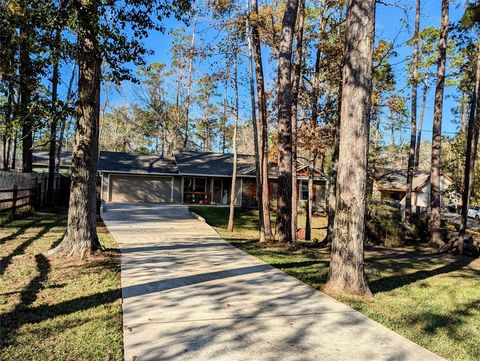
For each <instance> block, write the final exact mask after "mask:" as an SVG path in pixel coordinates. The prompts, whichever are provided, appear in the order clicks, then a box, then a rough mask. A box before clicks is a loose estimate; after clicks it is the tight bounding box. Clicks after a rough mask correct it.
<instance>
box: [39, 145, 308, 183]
mask: <svg viewBox="0 0 480 361" xmlns="http://www.w3.org/2000/svg"><path fill="white" fill-rule="evenodd" d="M71 162H72V152H62V158H61V166H62V167H65V168H68V167H70V165H71ZM33 164H34V166H41V167H47V166H48V151H46V150H34V151H33ZM301 168H303V166H302V164H299V169H301ZM98 170H99V171H100V172H113V173H132V174H168V175H170V174H171V175H174V174H179V175H207V176H224V177H230V176H232V171H233V154H226V153H214V152H194V151H184V152H178V153H176V154H175V156H174V157H160V156H157V155H141V154H133V153H122V152H100V159H99V162H98ZM277 172H278V169H277V165H276V164H275V162H272V163H271V164H270V167H269V177H271V178H276V177H277ZM237 174H238V176H240V177H242V176H243V177H254V176H255V157H254V156H253V155H245V154H239V155H238V162H237Z"/></svg>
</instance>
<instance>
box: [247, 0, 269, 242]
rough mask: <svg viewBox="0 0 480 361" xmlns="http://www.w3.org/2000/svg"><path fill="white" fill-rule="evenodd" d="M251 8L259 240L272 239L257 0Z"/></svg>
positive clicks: (266, 131) (264, 101)
mask: <svg viewBox="0 0 480 361" xmlns="http://www.w3.org/2000/svg"><path fill="white" fill-rule="evenodd" d="M252 10H253V12H254V14H255V20H254V21H253V23H252V43H253V44H252V45H253V54H254V61H255V78H256V81H257V104H258V125H257V130H258V145H259V160H260V179H261V181H260V184H258V188H260V192H261V197H259V198H258V202H259V209H260V208H261V211H260V213H259V217H262V222H260V227H263V229H262V230H261V231H260V242H264V241H269V240H271V239H272V229H271V225H270V195H269V190H268V120H267V98H266V95H265V83H264V79H263V64H262V49H261V45H260V33H259V30H258V4H257V0H252Z"/></svg>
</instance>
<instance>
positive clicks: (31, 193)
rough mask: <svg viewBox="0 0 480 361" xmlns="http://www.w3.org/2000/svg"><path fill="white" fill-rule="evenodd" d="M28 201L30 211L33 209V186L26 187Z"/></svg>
mask: <svg viewBox="0 0 480 361" xmlns="http://www.w3.org/2000/svg"><path fill="white" fill-rule="evenodd" d="M30 185H31V184H30ZM28 203H29V204H30V211H33V187H30V188H28Z"/></svg>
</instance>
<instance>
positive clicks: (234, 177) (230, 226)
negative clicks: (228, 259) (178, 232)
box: [227, 48, 239, 232]
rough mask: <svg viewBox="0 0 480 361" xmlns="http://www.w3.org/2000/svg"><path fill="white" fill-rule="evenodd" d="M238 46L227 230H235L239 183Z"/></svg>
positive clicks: (235, 63)
mask: <svg viewBox="0 0 480 361" xmlns="http://www.w3.org/2000/svg"><path fill="white" fill-rule="evenodd" d="M237 57H238V48H236V49H235V58H234V60H233V87H234V90H235V118H234V121H233V138H232V148H233V172H232V188H231V191H230V214H229V216H228V226H227V231H229V232H233V222H234V217H235V200H236V199H235V198H236V193H235V192H236V187H235V185H236V183H237V126H238V117H239V115H238V60H237Z"/></svg>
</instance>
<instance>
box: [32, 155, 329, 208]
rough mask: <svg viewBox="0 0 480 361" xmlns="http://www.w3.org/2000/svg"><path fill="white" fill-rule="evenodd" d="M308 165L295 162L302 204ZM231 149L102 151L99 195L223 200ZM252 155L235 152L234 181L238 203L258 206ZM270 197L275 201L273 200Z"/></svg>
mask: <svg viewBox="0 0 480 361" xmlns="http://www.w3.org/2000/svg"><path fill="white" fill-rule="evenodd" d="M70 162H71V153H70V152H68V153H67V152H65V154H64V155H63V156H62V163H61V165H62V167H65V168H68V167H69V166H70ZM46 164H48V152H46V151H35V152H34V165H35V166H36V167H45V165H46ZM307 170H308V168H307V166H306V165H304V164H302V163H298V167H297V172H298V182H297V185H296V186H297V187H298V197H299V205H300V207H301V206H302V205H303V203H304V202H305V200H306V199H307V195H308V184H307V180H308V172H307ZM232 171H233V155H232V154H226V153H214V152H197V151H182V152H178V153H176V154H175V155H174V156H171V157H169V156H165V157H161V156H157V155H140V154H132V153H121V152H100V157H99V164H98V173H99V186H98V189H99V193H100V198H101V200H102V201H103V202H105V203H110V202H130V203H135V202H152V203H177V204H210V205H227V204H229V202H230V193H231V185H232ZM255 172H256V169H255V157H254V156H252V155H239V156H238V161H237V180H236V184H235V192H236V197H235V199H236V206H237V207H245V208H255V207H257V197H256V193H257V184H256V177H255ZM269 188H270V197H271V199H272V200H273V201H274V200H275V199H276V191H277V167H276V164H275V163H274V162H272V163H270V169H269ZM326 189H327V178H326V177H325V175H324V174H323V173H321V172H320V171H318V170H316V171H315V177H314V192H315V193H314V198H315V207H316V208H320V209H323V208H324V207H325V199H326V196H325V192H326ZM273 203H274V202H273Z"/></svg>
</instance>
